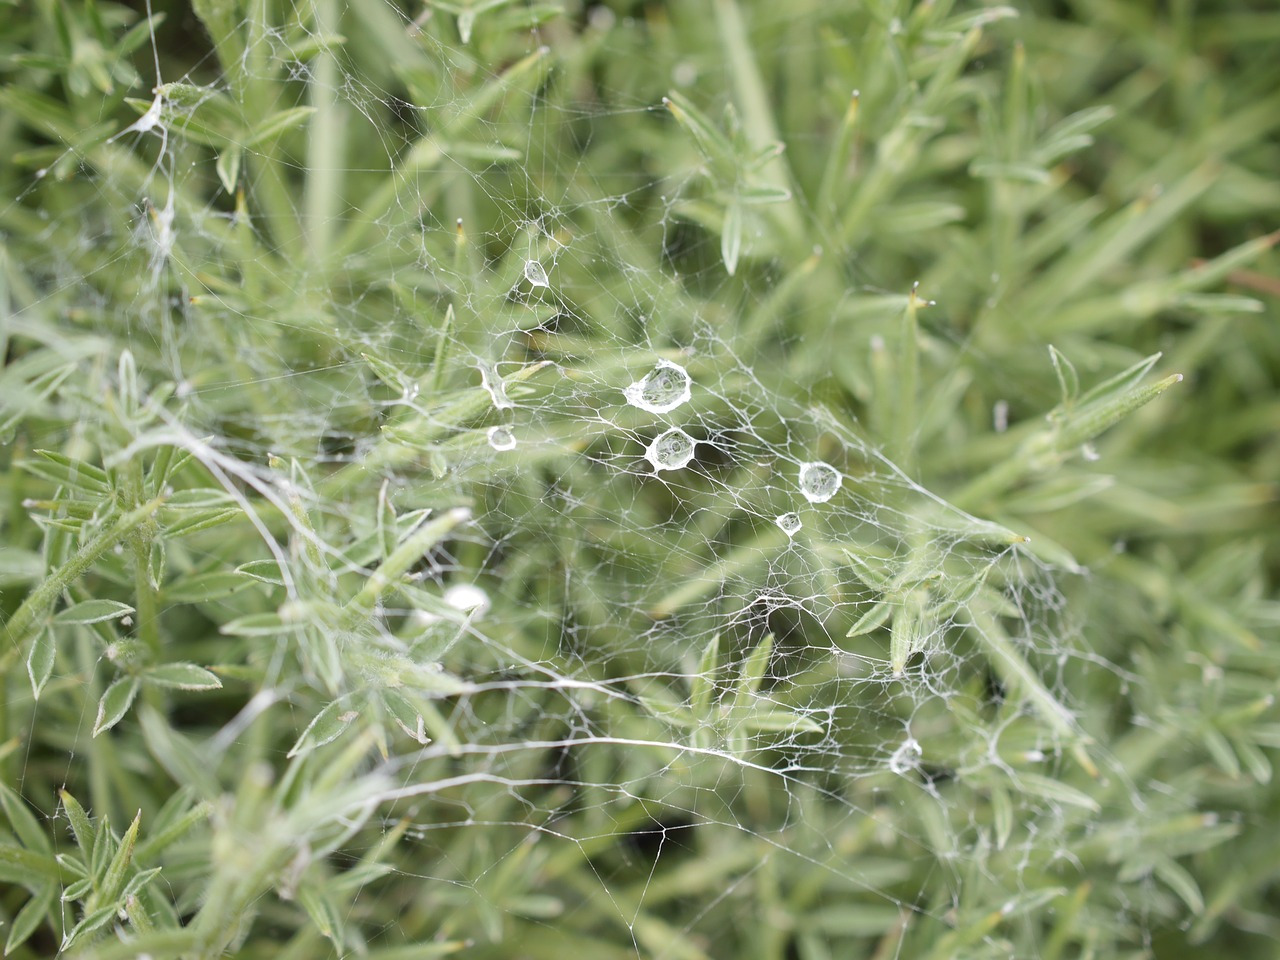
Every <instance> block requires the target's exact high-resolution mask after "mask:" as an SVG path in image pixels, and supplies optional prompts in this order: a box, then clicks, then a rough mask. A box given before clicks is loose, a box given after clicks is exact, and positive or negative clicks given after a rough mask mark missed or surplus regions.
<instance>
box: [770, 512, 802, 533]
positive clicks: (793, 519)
mask: <svg viewBox="0 0 1280 960" xmlns="http://www.w3.org/2000/svg"><path fill="white" fill-rule="evenodd" d="M773 522H774V523H776V524H777V525H778V528H779V529H780V530H781V531H782V532H783V533H785V534H786V535H787V536H788V537H794V536H795V535H796V533H797V531H799V529H800V528H801V527H803V526H804V524H803V523H801V522H800V514H798V513H780V514H778V516H777V517H775V518H774V521H773Z"/></svg>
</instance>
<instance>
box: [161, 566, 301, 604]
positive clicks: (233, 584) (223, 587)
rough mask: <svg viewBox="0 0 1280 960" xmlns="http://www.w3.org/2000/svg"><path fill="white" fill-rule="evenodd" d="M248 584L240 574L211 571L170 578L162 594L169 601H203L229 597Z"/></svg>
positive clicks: (245, 587)
mask: <svg viewBox="0 0 1280 960" xmlns="http://www.w3.org/2000/svg"><path fill="white" fill-rule="evenodd" d="M277 569H278V568H277ZM250 585H251V584H250V582H249V580H248V579H246V578H245V577H244V576H243V575H242V574H239V573H232V572H229V571H212V572H209V573H198V574H195V575H194V576H189V577H180V578H178V579H176V580H171V581H170V582H169V583H167V584H165V585H164V588H163V591H162V594H163V597H164V599H165V600H166V601H167V602H169V603H205V602H207V601H210V600H221V599H223V598H225V597H229V596H231V595H232V594H233V593H239V592H240V591H241V590H245V589H247V588H248V587H249V586H250Z"/></svg>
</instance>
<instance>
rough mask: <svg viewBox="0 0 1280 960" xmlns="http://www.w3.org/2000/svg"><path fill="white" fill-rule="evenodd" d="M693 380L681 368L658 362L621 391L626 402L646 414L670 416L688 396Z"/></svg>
mask: <svg viewBox="0 0 1280 960" xmlns="http://www.w3.org/2000/svg"><path fill="white" fill-rule="evenodd" d="M692 387H693V380H692V379H691V378H690V376H689V373H688V371H687V370H685V368H684V367H682V366H680V364H678V363H672V362H671V361H670V360H659V361H658V362H657V363H656V364H654V367H653V369H652V370H650V371H649V372H648V373H646V374H645V375H644V376H643V377H641V378H640V379H639V380H637V381H636V382H635V383H633V384H631V386H629V387H627V388H626V389H625V390H623V391H622V393H623V396H625V397H626V398H627V403H629V404H631V406H633V407H639V408H640V409H641V410H644V411H646V412H648V413H670V412H671V411H672V410H674V409H675V408H676V407H678V406H680V404H682V403H684V402H685V401H686V400H688V399H689V398H690V397H691V396H692V395H693V393H692Z"/></svg>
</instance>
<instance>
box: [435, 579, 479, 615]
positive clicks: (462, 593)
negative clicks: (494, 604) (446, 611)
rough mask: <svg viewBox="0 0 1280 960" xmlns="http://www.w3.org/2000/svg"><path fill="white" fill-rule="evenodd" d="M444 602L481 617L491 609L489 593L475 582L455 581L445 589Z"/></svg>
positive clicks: (456, 608)
mask: <svg viewBox="0 0 1280 960" xmlns="http://www.w3.org/2000/svg"><path fill="white" fill-rule="evenodd" d="M444 602H445V603H447V604H448V605H449V606H451V607H453V609H455V610H460V611H461V612H463V613H469V614H471V615H472V616H476V617H481V616H484V614H485V611H486V610H488V609H489V594H487V593H485V592H484V590H482V589H481V588H480V587H477V586H476V585H475V584H474V583H455V584H454V585H453V586H451V587H449V588H448V589H447V590H445V592H444Z"/></svg>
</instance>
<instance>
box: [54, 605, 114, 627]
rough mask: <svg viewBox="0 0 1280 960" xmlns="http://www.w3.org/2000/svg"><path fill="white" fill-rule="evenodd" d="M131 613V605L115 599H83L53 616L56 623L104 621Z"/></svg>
mask: <svg viewBox="0 0 1280 960" xmlns="http://www.w3.org/2000/svg"><path fill="white" fill-rule="evenodd" d="M132 613H133V607H131V606H129V605H128V604H127V603H120V602H119V601H117V600H85V601H84V602H83V603H76V604H72V605H71V606H69V607H67V608H66V609H65V610H61V611H59V612H58V613H57V614H56V615H55V616H54V618H53V622H54V623H56V624H58V625H60V626H61V625H65V624H72V623H104V622H105V621H107V620H119V619H121V618H122V617H127V616H129V615H130V614H132Z"/></svg>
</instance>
